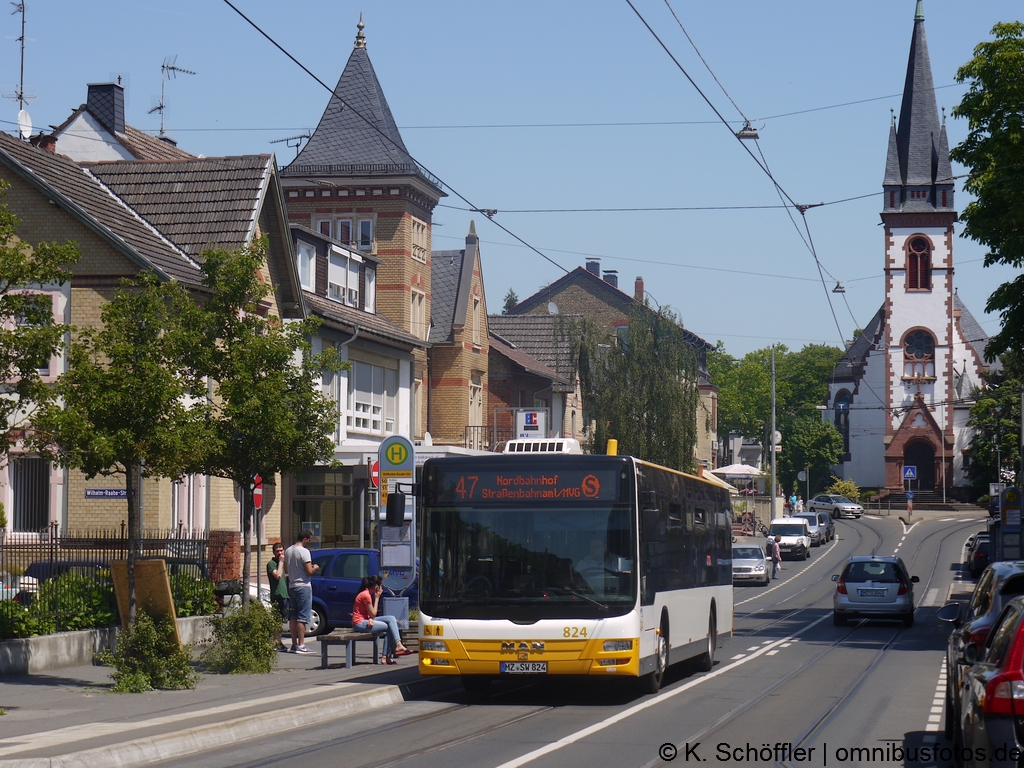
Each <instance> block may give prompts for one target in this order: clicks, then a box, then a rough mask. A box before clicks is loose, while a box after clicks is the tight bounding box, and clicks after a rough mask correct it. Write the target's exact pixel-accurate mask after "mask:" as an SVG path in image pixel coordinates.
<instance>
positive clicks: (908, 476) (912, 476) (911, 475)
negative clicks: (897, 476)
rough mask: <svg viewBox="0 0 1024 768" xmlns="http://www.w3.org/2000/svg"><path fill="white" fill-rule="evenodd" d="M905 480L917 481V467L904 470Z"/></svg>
mask: <svg viewBox="0 0 1024 768" xmlns="http://www.w3.org/2000/svg"><path fill="white" fill-rule="evenodd" d="M903 479H904V480H917V467H904V468H903Z"/></svg>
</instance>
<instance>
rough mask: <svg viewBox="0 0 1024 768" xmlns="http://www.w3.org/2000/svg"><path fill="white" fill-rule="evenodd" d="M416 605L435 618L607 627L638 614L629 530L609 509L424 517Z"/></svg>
mask: <svg viewBox="0 0 1024 768" xmlns="http://www.w3.org/2000/svg"><path fill="white" fill-rule="evenodd" d="M423 552H424V556H425V557H424V561H423V562H421V566H422V571H421V575H420V604H421V606H422V608H423V610H424V612H425V613H427V614H428V615H430V616H435V617H439V618H477V619H499V618H505V619H510V620H512V621H533V620H538V619H544V618H563V617H564V618H604V617H607V616H619V615H623V614H625V613H628V612H629V611H630V610H632V609H633V608H634V606H635V605H636V585H637V577H636V560H635V558H636V554H635V553H636V552H637V542H636V525H635V523H634V513H633V512H632V509H631V507H630V506H629V505H628V504H623V503H619V502H615V501H595V502H584V503H558V504H551V503H544V502H540V503H534V504H522V503H515V504H507V505H506V504H503V505H501V506H492V505H480V506H476V505H473V506H471V505H463V504H461V503H459V504H440V505H438V506H433V507H430V508H428V509H427V510H426V511H425V513H424V520H423Z"/></svg>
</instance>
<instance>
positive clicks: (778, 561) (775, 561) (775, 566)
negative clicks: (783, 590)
mask: <svg viewBox="0 0 1024 768" xmlns="http://www.w3.org/2000/svg"><path fill="white" fill-rule="evenodd" d="M780 541H782V537H781V536H776V537H775V538H774V539H772V540H771V542H772V578H773V579H777V578H779V571H781V570H782V550H781V549H780V548H779V542H780Z"/></svg>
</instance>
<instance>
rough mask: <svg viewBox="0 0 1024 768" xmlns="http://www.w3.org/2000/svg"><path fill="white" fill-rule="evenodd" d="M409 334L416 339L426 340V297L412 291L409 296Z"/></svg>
mask: <svg viewBox="0 0 1024 768" xmlns="http://www.w3.org/2000/svg"><path fill="white" fill-rule="evenodd" d="M409 301H410V306H409V332H410V333H411V334H412V335H413V336H415V337H416V338H417V339H425V338H427V296H426V294H425V293H420V292H419V291H413V292H412V293H411V294H410V298H409Z"/></svg>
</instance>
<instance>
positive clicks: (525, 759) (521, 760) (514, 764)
mask: <svg viewBox="0 0 1024 768" xmlns="http://www.w3.org/2000/svg"><path fill="white" fill-rule="evenodd" d="M827 618H828V614H825V615H824V616H822V617H821V618H818V619H815V620H814V621H812V622H811V623H810V624H807V625H805V626H804V627H802V628H801V629H799V630H797V631H796V632H795V633H794V634H793V635H791V636H789V637H784V638H782V639H781V640H776V641H775V642H774V643H771V644H770V645H766V646H764V647H763V648H761V649H760V650H758V651H756V652H754V653H752V654H750V655H749V656H747V657H746V658H745V659H740V660H738V661H734V662H732V663H731V664H726V665H724V666H722V667H720V668H718V669H716V670H714V671H713V672H708V673H707V674H706V675H703V676H701V677H698V678H697V679H696V680H691V681H689V682H688V683H684V684H683V685H681V686H679V687H678V688H676V689H674V690H672V691H669V692H668V693H662V694H659V695H657V696H652V697H651V698H649V699H648V700H647V701H644V702H642V703H640V704H636V705H634V706H632V707H630V708H629V709H626V710H623V711H622V712H619V713H618V714H615V715H612V716H611V717H607V718H605V719H604V720H602V721H601V722H599V723H594V724H593V725H590V726H588V727H586V728H583V729H581V730H579V731H576V732H575V733H570V734H569V735H568V736H563V737H562V738H561V739H559V740H558V741H555V742H552V743H550V744H546V745H544V746H543V747H540V748H538V749H535V750H533V751H532V752H527V753H526V754H525V755H521V756H519V757H517V758H515V759H513V760H509V761H508V762H506V763H502V764H501V765H499V766H497V768H518V766H520V765H526V764H527V763H532V762H533V761H534V760H536V759H537V758H538V757H543V756H544V755H548V754H550V753H552V752H557V751H558V750H560V749H562V747H567V746H569V745H570V744H575V743H576V742H577V741H579V740H580V739H584V738H586V737H587V736H590V735H592V734H595V733H598V732H599V731H602V730H604V729H605V728H608V727H609V726H612V725H615V724H616V723H618V722H621V721H622V720H625V719H626V718H628V717H632V716H633V715H635V714H637V713H638V712H643V711H644V710H645V709H649V708H651V707H655V706H657V705H659V704H661V703H662V702H665V701H667V700H668V699H671V698H674V697H676V696H678V695H679V694H681V693H685V692H686V691H688V690H690V689H691V688H695V687H696V686H698V685H700V684H701V683H704V682H706V681H708V680H712V679H714V678H716V677H718V676H719V675H722V674H725V673H726V672H729V671H731V670H733V669H735V668H736V667H740V666H743V665H744V664H746V663H747V662H749V661H753V660H754V659H756V658H758V657H759V656H764V655H767V653H768V652H769V650H770V649H771V648H772V646H774V645H779V646H781V645H782V644H783V643H784V642H790V641H792V640H794V639H796V636H797V635H801V634H803V633H804V632H807V631H808V630H810V629H813V628H814V627H816V626H818V625H819V624H821V623H822V622H823V621H825V619H827Z"/></svg>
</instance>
